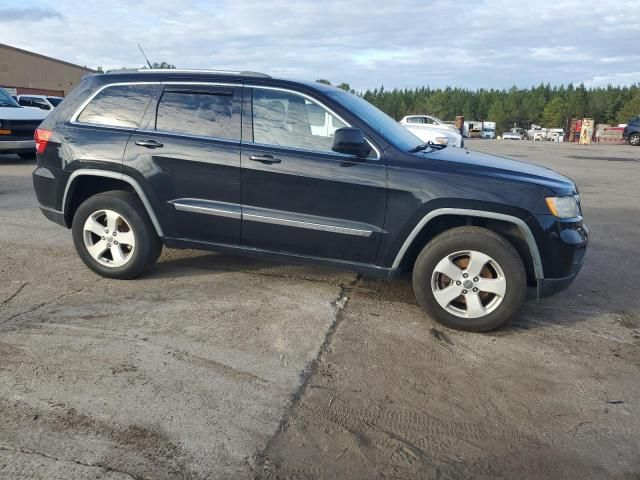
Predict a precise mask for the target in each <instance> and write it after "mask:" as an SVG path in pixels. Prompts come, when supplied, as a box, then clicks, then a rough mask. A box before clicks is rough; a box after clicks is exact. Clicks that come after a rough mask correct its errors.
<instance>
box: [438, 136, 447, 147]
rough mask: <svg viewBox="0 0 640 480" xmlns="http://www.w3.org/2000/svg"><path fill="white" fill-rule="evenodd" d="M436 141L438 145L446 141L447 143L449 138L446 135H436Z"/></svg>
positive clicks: (444, 143)
mask: <svg viewBox="0 0 640 480" xmlns="http://www.w3.org/2000/svg"><path fill="white" fill-rule="evenodd" d="M436 143H439V144H440V145H446V144H447V143H449V139H448V138H447V137H436Z"/></svg>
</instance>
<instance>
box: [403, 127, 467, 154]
mask: <svg viewBox="0 0 640 480" xmlns="http://www.w3.org/2000/svg"><path fill="white" fill-rule="evenodd" d="M401 125H402V126H403V127H404V128H406V129H407V130H409V131H410V132H411V133H413V134H414V135H415V136H416V137H418V138H419V139H420V140H422V141H423V142H424V143H437V144H440V145H448V146H450V147H458V148H462V147H464V140H463V139H462V135H460V132H458V131H457V130H456V131H455V132H452V131H449V130H442V129H440V128H434V127H433V126H432V125H425V124H418V123H401Z"/></svg>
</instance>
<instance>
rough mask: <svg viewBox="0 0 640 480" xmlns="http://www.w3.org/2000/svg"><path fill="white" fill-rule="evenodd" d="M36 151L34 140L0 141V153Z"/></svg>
mask: <svg viewBox="0 0 640 480" xmlns="http://www.w3.org/2000/svg"><path fill="white" fill-rule="evenodd" d="M35 149H36V142H35V141H34V140H2V139H0V153H13V152H24V151H33V150H35Z"/></svg>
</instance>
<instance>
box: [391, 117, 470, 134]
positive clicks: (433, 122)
mask: <svg viewBox="0 0 640 480" xmlns="http://www.w3.org/2000/svg"><path fill="white" fill-rule="evenodd" d="M400 124H401V125H428V126H430V127H432V128H437V129H440V130H445V131H447V132H452V133H458V134H459V133H460V130H458V129H457V128H456V126H455V125H451V124H449V123H444V122H443V121H442V120H440V119H439V118H436V117H434V116H431V115H407V116H406V117H404V118H403V119H402V120H400Z"/></svg>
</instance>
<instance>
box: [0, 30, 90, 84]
mask: <svg viewBox="0 0 640 480" xmlns="http://www.w3.org/2000/svg"><path fill="white" fill-rule="evenodd" d="M89 73H95V70H91V69H90V68H86V67H81V66H80V65H74V64H73V63H69V62H64V61H62V60H57V59H55V58H51V57H46V56H44V55H40V54H38V53H34V52H29V51H27V50H22V49H20V48H15V47H11V46H9V45H5V44H2V43H0V87H3V88H4V89H5V90H7V91H8V92H9V93H11V94H12V95H23V94H35V95H58V96H65V95H67V94H68V93H69V92H70V91H71V89H73V87H75V86H76V85H77V84H78V83H80V80H82V77H84V76H85V75H87V74H89Z"/></svg>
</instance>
